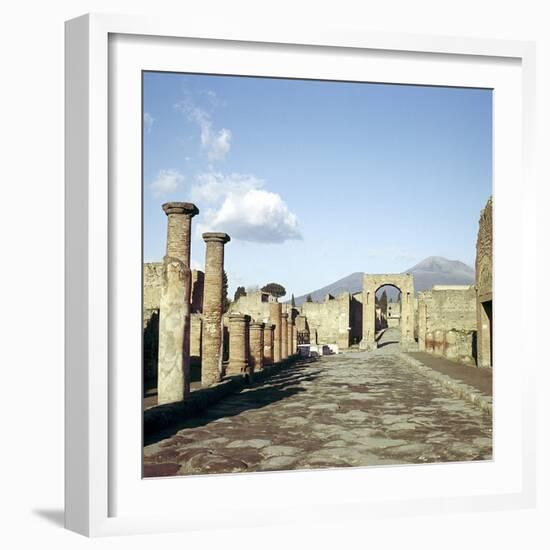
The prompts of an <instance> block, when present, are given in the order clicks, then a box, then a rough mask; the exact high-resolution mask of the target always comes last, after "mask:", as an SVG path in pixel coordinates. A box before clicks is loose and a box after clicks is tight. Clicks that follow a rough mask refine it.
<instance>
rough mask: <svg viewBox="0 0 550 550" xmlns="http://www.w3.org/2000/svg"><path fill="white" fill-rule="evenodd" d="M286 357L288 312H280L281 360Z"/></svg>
mask: <svg viewBox="0 0 550 550" xmlns="http://www.w3.org/2000/svg"><path fill="white" fill-rule="evenodd" d="M286 359H288V313H282V314H281V360H282V361H285V360H286Z"/></svg>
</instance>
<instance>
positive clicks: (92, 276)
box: [65, 15, 536, 536]
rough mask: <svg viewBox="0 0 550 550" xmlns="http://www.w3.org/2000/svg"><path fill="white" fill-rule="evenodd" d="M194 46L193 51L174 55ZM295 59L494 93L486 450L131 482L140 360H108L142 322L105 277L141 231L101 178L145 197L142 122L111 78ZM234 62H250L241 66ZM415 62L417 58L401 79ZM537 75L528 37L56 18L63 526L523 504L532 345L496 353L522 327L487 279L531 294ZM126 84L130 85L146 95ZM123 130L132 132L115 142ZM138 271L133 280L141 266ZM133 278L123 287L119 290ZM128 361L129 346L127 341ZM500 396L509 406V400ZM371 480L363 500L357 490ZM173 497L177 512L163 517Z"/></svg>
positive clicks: (232, 522)
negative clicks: (59, 22)
mask: <svg viewBox="0 0 550 550" xmlns="http://www.w3.org/2000/svg"><path fill="white" fill-rule="evenodd" d="M153 40H154V41H156V46H155V47H154V48H153V47H152V44H153V42H152V41H153ZM191 43H192V44H191ZM206 43H207V44H208V48H209V50H210V51H212V52H214V53H216V52H218V50H220V49H221V50H224V51H225V52H226V53H227V55H225V56H223V57H221V58H220V56H219V55H213V56H209V55H208V54H207V52H206V51H201V44H206ZM189 44H191V49H189V50H186V51H187V52H188V53H189V55H188V56H183V57H182V56H181V55H180V54H178V52H175V53H174V50H175V49H177V48H180V47H189ZM155 48H158V49H157V50H155ZM193 49H194V50H195V51H194V52H192V51H191V50H193ZM153 50H155V51H153ZM170 52H172V53H170ZM244 53H246V55H244ZM113 55H114V56H115V58H114V57H113ZM147 56H149V57H147ZM155 56H157V57H155ZM265 56H269V66H268V67H266V68H264V69H261V66H262V65H266V63H265V59H266V57H265ZM306 56H313V57H311V59H314V57H315V56H317V57H318V58H319V59H321V57H322V56H328V57H330V56H338V64H339V65H340V68H339V69H338V70H336V69H335V67H334V66H333V67H330V59H328V58H327V59H325V61H327V63H320V62H319V59H317V61H315V62H313V63H311V64H310V67H311V70H312V71H318V72H317V73H312V76H314V75H315V74H317V75H318V77H322V76H323V75H324V76H325V77H326V78H329V77H330V78H333V79H340V78H344V77H345V75H346V74H351V73H352V72H353V71H361V70H364V68H362V67H363V65H365V64H366V65H367V66H370V67H371V70H372V72H371V75H372V74H374V73H376V71H379V72H378V73H376V74H377V76H376V78H368V79H369V80H372V81H384V80H385V81H387V82H401V83H417V84H432V85H433V84H437V85H457V86H460V85H484V86H486V87H493V88H494V89H495V98H496V101H495V103H496V107H495V126H494V132H495V134H494V135H495V143H496V146H495V166H494V168H495V170H494V173H495V180H497V178H498V181H499V183H498V185H496V194H497V197H498V198H497V199H496V201H495V204H496V205H495V227H496V231H495V232H496V237H495V247H496V248H495V265H496V267H495V294H496V295H497V299H496V303H497V310H496V311H497V313H496V318H497V321H496V323H495V326H496V329H495V357H497V358H498V359H497V361H501V363H500V364H501V365H502V369H501V371H499V372H496V373H495V413H494V414H495V428H496V433H495V442H496V443H495V459H494V461H493V462H492V463H489V464H470V465H456V464H455V465H453V464H450V465H426V466H421V467H415V466H405V467H384V468H375V469H373V468H367V469H351V470H335V471H330V472H329V471H325V472H323V471H316V472H307V473H303V472H290V473H289V472H285V473H262V474H250V475H249V474H238V475H225V476H207V477H200V476H199V477H194V478H193V479H190V478H187V479H181V480H174V479H172V480H169V479H162V480H160V479H159V480H141V478H139V479H138V478H136V472H137V470H136V466H135V465H136V464H137V463H138V462H139V461H140V460H141V455H140V454H139V451H140V449H139V446H136V445H137V440H136V437H137V434H138V432H139V429H138V427H139V426H140V425H141V418H140V412H141V409H136V411H135V412H136V415H137V417H136V418H135V420H134V419H132V417H131V416H129V415H130V414H133V413H132V411H133V410H134V409H133V408H132V407H133V406H134V405H133V404H135V402H139V400H140V399H141V393H140V392H139V394H138V395H135V391H136V389H138V390H139V384H140V380H141V379H140V372H139V365H138V366H136V364H135V361H132V360H129V361H128V363H129V364H131V365H134V368H135V369H137V371H136V372H137V375H138V376H137V378H135V379H134V378H133V377H132V373H131V372H130V374H129V371H128V370H124V369H123V368H122V367H117V365H120V362H119V361H118V359H117V358H118V357H119V354H120V353H126V352H129V350H130V347H129V346H126V347H124V345H125V344H122V343H121V342H126V343H131V342H134V343H135V342H136V340H135V338H136V331H133V332H132V330H133V328H132V327H134V328H135V326H138V327H139V328H140V327H141V319H140V318H139V317H138V318H137V319H134V320H132V321H131V322H127V323H126V322H125V323H124V324H125V325H127V326H128V331H127V332H124V330H123V329H122V328H120V327H119V325H120V321H121V319H120V317H119V312H120V311H121V303H122V302H121V301H123V300H127V302H124V304H125V306H126V305H127V304H131V307H130V308H129V310H130V311H134V309H133V308H134V307H135V306H136V304H137V302H136V299H137V297H136V295H135V292H134V294H132V296H130V295H129V294H128V292H131V290H129V291H128V292H126V291H125V289H122V288H121V287H120V285H117V280H118V279H117V278H118V277H123V276H124V273H125V272H126V273H129V274H130V276H131V273H132V272H133V271H135V268H136V265H137V264H136V261H137V259H138V258H137V256H136V250H137V249H138V248H139V251H140V255H139V261H140V262H141V233H139V235H138V234H135V232H136V227H137V226H136V223H137V220H138V219H139V223H141V209H140V208H139V206H140V205H139V203H138V202H136V201H138V195H137V194H135V195H132V198H131V199H130V202H129V206H128V205H126V210H127V211H130V213H129V214H123V213H122V212H121V206H120V200H119V199H120V192H121V191H120V188H119V187H117V186H116V185H113V182H114V181H121V180H122V178H124V181H126V184H125V185H131V186H132V185H137V186H138V188H139V189H138V190H137V192H138V193H139V196H141V188H140V184H141V178H139V179H137V180H136V179H135V176H136V173H137V172H136V166H137V164H136V163H140V158H136V151H137V150H136V147H137V142H139V144H140V143H141V136H139V139H137V137H138V136H136V135H135V131H134V130H135V128H136V127H137V126H141V118H139V119H138V120H133V119H132V113H134V114H135V112H136V111H135V109H134V110H133V111H132V109H133V108H134V107H135V106H136V104H135V101H136V97H137V96H135V95H131V97H130V96H128V101H127V106H126V107H125V113H118V112H117V113H115V112H114V111H113V110H112V107H113V105H115V104H116V93H117V92H116V90H115V89H114V88H115V87H116V86H115V85H117V86H120V85H121V82H124V83H126V84H125V85H128V83H129V85H130V86H132V84H131V83H132V81H133V80H132V79H133V78H134V77H135V75H136V74H137V73H136V71H137V70H140V68H139V67H140V65H141V64H144V63H145V64H146V66H145V67H142V68H141V70H143V69H144V68H147V69H159V68H160V69H162V70H165V69H166V70H168V69H169V67H170V63H173V64H174V66H176V65H178V63H180V62H181V59H185V60H186V63H188V69H189V72H193V71H196V72H199V70H200V72H220V71H221V72H223V67H222V68H221V69H220V68H219V67H220V66H222V65H224V64H225V66H226V67H227V69H226V72H227V73H231V74H260V72H259V71H261V70H264V71H266V73H265V74H268V75H271V76H305V75H304V74H303V71H304V61H305V58H306ZM319 56H321V57H319ZM361 56H363V57H361ZM381 56H383V63H381V62H380V60H381ZM136 60H137V61H136ZM293 60H295V62H296V63H295V64H294V63H293ZM244 63H248V64H249V65H248V66H247V67H251V68H249V69H245V68H243V69H239V68H238V67H241V66H242V67H244V66H245V65H240V64H244ZM254 63H256V65H254ZM300 63H301V65H300ZM369 63H370V65H369ZM151 64H153V65H155V66H152V65H151ZM220 64H221V65H220ZM413 64H416V65H414V67H415V70H414V71H412V70H411V67H412V66H413ZM254 67H256V68H254ZM423 67H425V71H426V72H423V71H424V69H423ZM534 67H535V47H534V44H533V43H529V42H515V41H502V40H488V39H474V38H456V37H434V36H423V35H403V34H386V33H378V32H370V31H366V30H365V31H362V32H341V31H331V30H330V29H324V30H314V29H303V30H301V31H300V32H299V33H298V32H296V31H292V30H285V29H282V28H281V29H277V30H274V29H271V28H269V25H267V26H266V27H265V28H262V27H255V28H243V29H226V28H217V27H205V26H203V25H200V24H195V23H193V22H192V21H185V22H179V21H173V20H170V19H169V18H150V17H148V18H145V17H136V16H118V15H86V16H82V17H79V18H77V19H74V20H71V21H68V22H67V23H66V334H65V336H66V390H65V391H66V422H65V424H66V452H65V468H66V496H65V501H66V511H65V518H66V527H67V528H68V529H71V530H73V531H76V532H78V533H81V534H85V535H88V536H101V535H111V534H138V533H149V532H160V531H182V530H188V529H201V528H204V529H206V528H209V527H214V526H217V527H220V526H239V525H251V526H253V525H261V524H283V523H286V522H292V521H297V520H298V519H299V521H301V522H304V521H311V522H314V521H326V520H329V519H332V520H338V519H339V518H340V519H343V518H345V519H358V520H360V519H361V518H362V517H364V516H365V515H369V516H372V517H374V516H385V517H389V516H395V515H407V514H415V513H432V514H437V513H441V512H442V511H445V512H453V511H465V510H467V511H483V510H494V509H505V508H507V509H510V508H520V507H529V506H533V505H534V500H535V465H534V462H535V458H534V457H535V431H534V426H535V422H534V418H535V408H534V403H535V381H534V368H535V364H536V360H535V355H534V354H535V350H534V348H528V347H527V346H526V345H524V344H522V343H521V342H518V344H517V350H515V351H514V350H510V351H509V352H508V353H506V354H505V353H503V352H501V351H499V340H500V342H501V343H502V342H505V341H506V340H508V341H510V339H511V338H513V337H514V332H515V329H514V327H513V326H512V324H511V323H512V319H513V316H514V317H515V318H516V322H518V319H519V322H521V320H522V319H527V315H528V312H527V307H526V306H524V305H523V304H522V303H518V304H516V306H517V308H515V309H514V311H513V312H512V313H510V311H507V309H509V308H501V309H499V306H498V296H499V292H501V291H500V289H501V288H504V287H505V286H506V285H510V284H514V285H516V286H517V288H518V291H519V290H521V292H522V296H523V298H524V299H525V302H526V303H529V302H530V303H534V300H533V301H531V300H530V299H529V298H533V297H534V296H536V291H535V287H534V286H533V285H531V286H530V285H529V284H527V282H528V281H527V276H528V273H527V270H526V266H528V265H534V261H535V254H536V251H535V248H534V244H533V243H531V242H530V241H529V239H528V234H529V231H534V226H535V223H536V221H535V219H534V216H526V215H524V213H527V212H535V211H536V208H535V207H534V205H535V204H536V188H535V184H534V181H533V178H532V169H533V160H532V156H533V140H534V120H535V97H534V94H535V75H534V70H535V69H534ZM436 68H437V70H436ZM123 71H128V72H127V73H124V74H125V75H127V76H128V78H126V77H125V78H124V79H121V78H120V77H119V74H122V72H123ZM235 71H236V72H235ZM239 71H246V73H245V72H239ZM338 71H341V72H338ZM345 71H349V73H345ZM385 71H386V72H385ZM119 72H120V73H119ZM275 73H276V74H275ZM344 73H345V74H344ZM384 75H387V76H384ZM430 75H431V76H430ZM468 75H469V76H468ZM367 76H368V75H364V76H363V78H362V79H367ZM117 78H119V80H117ZM469 79H470V80H469ZM476 83H477V84H476ZM494 83H497V84H496V85H495V84H494ZM130 91H131V90H130ZM135 92H136V93H138V95H139V93H141V90H136V91H135ZM113 101H114V103H113ZM128 116H129V117H130V118H127V117H128ZM139 116H141V115H139ZM136 125H137V126H136ZM126 134H128V135H129V136H130V138H129V139H130V141H126V137H127V135H126ZM119 138H120V141H118V142H117V143H119V144H120V143H124V144H126V143H128V144H129V145H128V146H124V147H119V148H117V150H116V151H110V147H112V141H113V140H114V139H117V140H118V139H119ZM136 139H137V141H136ZM119 170H122V171H125V170H128V172H127V173H126V172H124V173H122V172H119ZM520 182H521V184H520ZM124 189H125V191H126V190H128V189H129V188H126V187H125V188H124ZM134 191H135V190H134ZM134 191H131V193H134ZM518 201H519V203H518ZM518 204H519V206H518ZM136 209H137V210H136ZM507 216H514V217H513V220H514V222H515V224H516V225H515V226H514V225H513V224H511V223H507V222H506V220H507ZM122 219H124V223H121V220H122ZM126 222H128V223H126ZM134 234H135V235H134ZM131 235H134V236H133V237H132V236H131ZM128 239H131V240H132V244H131V246H129V247H128V249H129V250H128V251H126V252H128V254H126V253H125V250H121V248H120V246H119V245H120V243H121V242H130V241H129V240H128ZM117 243H118V244H117ZM138 243H139V247H138ZM507 247H508V248H509V247H516V250H517V249H518V248H519V250H520V253H521V254H520V258H521V262H520V263H519V265H516V267H514V266H512V265H508V263H507V256H506V254H507V252H506V248H507ZM113 250H114V251H115V252H116V253H114V252H113ZM130 253H131V254H132V255H131V256H130V255H129V254H130ZM508 260H509V258H508ZM516 263H517V262H516ZM137 269H138V271H139V266H138V267H137ZM132 270H133V271H132ZM501 274H502V275H501ZM135 277H139V279H140V280H141V274H140V273H139V272H138V273H136V274H135ZM124 280H126V279H124ZM135 288H136V286H135V285H132V284H129V285H128V289H134V290H135ZM500 295H502V293H501V294H500ZM140 307H141V301H140ZM132 323H133V324H132ZM117 327H119V328H117ZM117 330H118V332H116V331H117ZM115 332H116V336H115ZM132 349H133V348H132ZM133 353H135V355H136V357H137V356H139V355H140V349H135V350H134V352H133ZM520 353H521V357H523V358H524V360H523V361H522V363H521V371H519V372H516V373H515V372H513V370H512V366H510V365H511V364H512V363H513V361H514V360H516V359H517V358H518V357H520V355H518V354H520ZM117 361H118V362H117ZM507 364H508V365H509V367H506V365H507ZM501 373H502V374H501ZM130 378H131V379H130ZM514 392H516V393H515V394H514ZM513 398H515V399H516V400H517V401H518V403H517V404H516V405H513V406H512V405H510V403H512V399H513ZM136 400H137V401H136ZM512 407H513V408H512ZM127 422H131V423H132V426H129V427H128V430H126V429H124V430H122V429H121V426H128V424H127ZM138 425H139V426H138ZM130 462H131V464H130ZM121 464H122V465H123V466H125V467H124V468H122V467H121ZM463 466H466V467H467V468H469V469H468V470H466V469H465V468H464V467H463ZM125 475H128V479H125V478H124V476H125ZM462 475H463V476H464V480H466V481H467V480H468V479H469V480H470V481H471V483H470V485H468V483H467V482H466V481H462V478H461V476H462ZM367 479H368V486H369V488H370V490H371V493H372V494H365V492H361V491H357V490H354V488H357V487H361V486H362V484H364V483H366V480H367ZM476 480H478V481H476ZM453 483H454V485H453ZM476 483H477V485H476ZM183 484H185V486H184V485H183ZM446 487H448V491H447V489H446ZM292 488H294V489H293V490H294V493H293V492H292ZM476 488H477V490H475V489H476ZM182 491H185V494H186V495H189V498H188V502H189V505H186V504H185V502H184V503H183V504H181V495H182ZM223 494H231V495H232V498H233V500H234V499H235V498H242V503H239V502H235V506H234V510H232V509H231V508H229V509H228V508H227V503H225V502H224V501H223ZM258 494H264V495H265V494H270V498H269V499H263V500H261V499H258V498H257V496H258ZM289 494H291V495H292V499H291V500H292V502H289V497H288V495H289ZM215 495H218V499H217V500H216V498H214V503H213V497H214V496H215ZM236 495H237V496H236ZM384 495H386V496H384ZM140 499H141V500H140ZM251 499H255V500H254V502H255V505H254V509H253V510H251V511H250V513H247V515H243V514H242V513H241V512H240V511H239V510H242V504H243V503H244V504H246V502H247V501H248V502H250V500H251ZM145 501H148V502H150V503H151V502H153V503H154V507H151V506H149V507H147V506H145V505H143V502H145ZM178 501H179V502H180V505H179V507H178V509H177V510H176V513H170V508H172V509H174V503H177V502H178ZM191 503H193V506H191V505H190V504H191ZM163 504H165V505H166V506H163ZM208 506H209V507H210V509H209V511H208V513H207V514H206V513H204V510H205V509H206V508H205V507H208ZM222 510H224V513H223V514H222V513H221V511H222ZM297 510H300V513H299V518H298V514H297Z"/></svg>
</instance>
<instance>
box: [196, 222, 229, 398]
mask: <svg viewBox="0 0 550 550" xmlns="http://www.w3.org/2000/svg"><path fill="white" fill-rule="evenodd" d="M202 238H203V239H204V242H205V243H206V260H205V262H204V292H203V304H202V320H203V329H202V357H201V384H202V386H203V387H205V386H211V385H212V384H215V383H216V382H219V381H220V380H221V376H222V349H223V321H222V317H223V259H224V245H225V243H228V242H229V241H230V240H231V239H230V237H229V235H227V234H226V233H203V235H202Z"/></svg>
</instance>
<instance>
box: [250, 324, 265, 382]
mask: <svg viewBox="0 0 550 550" xmlns="http://www.w3.org/2000/svg"><path fill="white" fill-rule="evenodd" d="M264 326H265V325H264V323H259V322H254V323H250V349H249V355H248V365H249V371H250V373H251V374H253V373H254V371H260V370H262V369H263V366H264V365H263V363H264Z"/></svg>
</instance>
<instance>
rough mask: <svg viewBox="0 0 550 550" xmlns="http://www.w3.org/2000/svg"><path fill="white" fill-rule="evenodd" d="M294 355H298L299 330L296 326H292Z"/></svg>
mask: <svg viewBox="0 0 550 550" xmlns="http://www.w3.org/2000/svg"><path fill="white" fill-rule="evenodd" d="M292 346H293V347H292V353H293V354H294V355H296V354H297V353H298V329H297V328H296V325H295V324H294V325H292Z"/></svg>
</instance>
